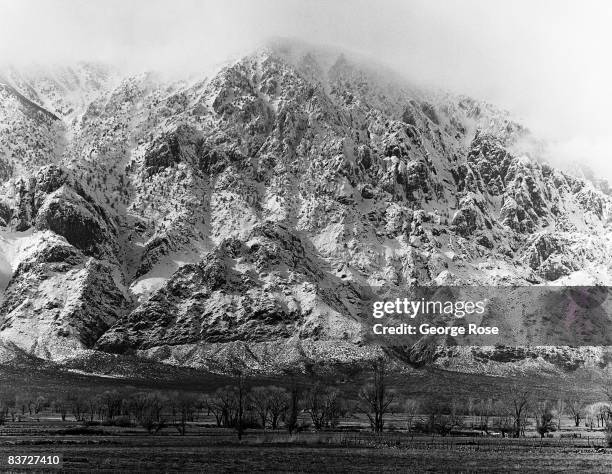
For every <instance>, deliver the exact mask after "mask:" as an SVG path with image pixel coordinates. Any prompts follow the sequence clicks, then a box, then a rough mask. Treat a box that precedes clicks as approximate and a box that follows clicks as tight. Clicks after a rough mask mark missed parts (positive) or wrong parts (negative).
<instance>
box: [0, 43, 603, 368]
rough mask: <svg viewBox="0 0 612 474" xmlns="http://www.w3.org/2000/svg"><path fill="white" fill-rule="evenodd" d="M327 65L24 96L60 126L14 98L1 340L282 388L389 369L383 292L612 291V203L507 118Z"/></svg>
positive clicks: (5, 138) (283, 62) (5, 146)
mask: <svg viewBox="0 0 612 474" xmlns="http://www.w3.org/2000/svg"><path fill="white" fill-rule="evenodd" d="M320 56H321V55H320V54H317V53H316V52H314V53H313V52H311V51H309V50H308V48H304V47H303V46H299V47H297V48H295V49H292V45H291V44H289V45H287V44H286V43H282V44H280V45H278V44H277V45H276V46H266V47H265V48H263V49H260V50H258V51H256V52H255V53H253V54H250V55H247V56H245V57H243V58H242V59H239V60H237V61H235V62H233V63H231V64H229V65H227V66H225V67H223V68H221V69H220V70H219V71H218V72H217V73H216V74H214V75H212V76H211V77H209V78H206V79H201V80H195V81H193V80H189V81H187V80H184V81H181V80H179V81H172V82H165V81H163V80H161V79H160V78H158V77H156V76H155V75H154V74H141V75H137V76H130V77H125V78H123V79H121V80H115V79H112V77H113V75H112V74H111V73H109V72H106V71H103V70H102V68H99V67H88V68H87V67H86V68H81V69H79V70H78V71H77V72H75V73H74V74H75V77H76V78H77V79H76V80H72V81H67V80H65V81H58V80H55V81H52V80H50V79H49V78H45V77H44V74H43V77H42V79H38V80H37V79H35V78H32V77H30V78H29V79H27V78H26V79H23V80H22V84H27V89H28V90H30V91H31V96H32V97H39V100H40V101H41V103H46V104H56V105H55V106H54V107H56V108H55V109H54V111H53V112H50V113H57V114H58V116H60V117H61V118H62V119H61V124H54V123H49V122H48V121H46V120H45V119H44V117H42V118H41V117H39V116H38V115H37V112H32V111H31V110H30V109H28V108H27V107H21V106H20V105H19V103H18V101H17V102H16V101H15V100H14V99H13V98H11V97H10V96H9V95H6V94H5V95H0V115H1V116H2V117H3V123H4V124H5V125H4V126H3V127H2V128H0V169H2V170H6V171H5V172H4V175H3V176H4V178H3V184H2V191H1V193H0V218H2V219H3V223H4V224H5V225H4V226H3V228H4V230H2V231H1V232H2V241H3V242H4V244H3V249H4V253H5V257H4V260H6V262H5V263H4V264H3V265H0V269H3V275H4V276H3V281H4V280H6V281H7V287H6V289H5V290H4V293H3V298H2V299H3V301H2V304H1V306H0V316H1V319H2V329H0V338H2V339H4V340H5V341H8V342H11V343H15V344H17V345H18V346H20V347H21V348H22V349H25V350H26V351H28V352H31V353H33V354H35V355H37V356H40V357H43V358H48V359H52V360H62V359H65V358H68V359H69V358H70V357H73V356H74V355H75V354H78V353H80V351H88V350H91V349H96V350H106V351H114V352H129V353H135V354H139V355H142V356H146V357H151V358H154V359H157V360H161V361H166V362H169V363H175V364H180V365H189V366H202V367H212V366H214V367H220V366H222V365H223V361H224V360H227V359H229V358H231V357H232V355H236V356H237V357H239V358H241V359H243V360H244V361H247V362H245V363H247V364H250V366H252V367H258V370H262V371H266V370H273V367H274V365H275V363H274V361H275V360H276V361H278V362H279V363H280V365H285V366H290V365H291V364H296V363H299V361H300V360H312V361H326V360H327V361H330V360H332V361H338V362H342V361H359V360H367V359H368V358H371V357H376V356H378V355H379V354H380V351H381V349H380V348H376V347H366V346H364V345H363V342H362V339H361V336H360V333H359V331H360V326H359V318H358V314H357V312H358V311H357V309H356V307H355V304H354V302H355V301H356V300H358V299H359V288H360V287H363V286H383V287H389V288H393V289H395V291H401V288H402V287H405V286H414V285H449V284H452V285H458V284H468V285H478V284H489V285H508V286H511V285H521V284H551V283H554V284H557V285H563V284H566V285H569V284H585V285H586V284H596V283H598V284H608V282H609V275H610V268H609V264H608V262H609V261H610V260H609V255H610V242H609V227H608V220H609V216H610V204H611V202H612V201H611V198H610V196H608V195H607V194H605V193H604V192H602V190H601V189H600V188H599V187H598V186H597V183H591V182H589V181H588V180H584V179H580V178H577V177H574V176H571V175H570V174H567V173H563V172H561V171H557V170H555V169H554V168H553V167H551V166H550V165H547V164H545V163H543V162H542V160H541V159H542V156H541V155H540V153H541V151H542V147H545V144H544V143H542V142H541V141H540V140H538V139H537V138H536V137H533V136H532V135H531V133H530V132H529V130H527V129H526V128H525V127H523V126H522V125H520V124H519V123H517V122H515V121H514V120H512V118H511V117H510V116H509V114H508V113H507V112H503V111H499V110H497V109H495V107H493V106H491V105H490V104H486V103H484V102H479V101H476V100H474V99H470V98H467V97H465V96H453V95H451V94H443V93H442V94H441V93H439V92H435V93H430V92H427V91H417V90H415V88H414V86H413V85H411V84H406V85H402V82H401V81H400V80H399V79H398V77H396V76H393V77H390V76H387V75H386V73H385V71H381V70H372V68H370V67H361V65H360V64H357V63H355V62H353V60H352V59H351V58H350V57H348V56H346V55H335V54H333V53H332V54H330V55H329V56H328V57H326V58H325V60H321V59H320ZM79 75H80V76H79ZM68 76H69V77H72V76H71V75H68ZM81 76H82V77H81ZM14 77H16V76H15V74H14ZM24 77H25V76H24ZM58 84H59V85H58ZM66 84H73V85H75V84H76V85H75V88H76V90H75V89H74V88H73V89H70V87H68V86H66ZM79 87H82V88H83V91H80V90H79ZM69 91H70V92H69ZM24 97H25V96H24ZM41 97H46V99H45V100H43V99H41ZM28 100H31V99H28ZM40 106H41V107H42V105H40ZM18 137H30V138H29V139H25V141H24V143H25V146H24V144H23V143H21V141H20V140H17V139H16V138H18ZM31 137H36V140H34V142H32V138H31ZM542 155H543V153H542ZM28 248H29V249H30V250H29V251H26V250H27V249H28ZM24 249H26V250H24ZM60 289H61V290H60ZM96 289H97V291H96ZM64 290H65V291H64ZM23 295H26V296H25V297H24V296H23ZM538 324H540V323H538ZM542 324H544V323H542ZM32 334H36V335H37V336H36V337H33V336H32ZM466 363H467V362H466Z"/></svg>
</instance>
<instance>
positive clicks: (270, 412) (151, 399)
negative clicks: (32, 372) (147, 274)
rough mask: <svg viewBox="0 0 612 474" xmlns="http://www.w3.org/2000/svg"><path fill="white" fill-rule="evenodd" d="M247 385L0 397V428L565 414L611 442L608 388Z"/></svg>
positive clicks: (525, 418)
mask: <svg viewBox="0 0 612 474" xmlns="http://www.w3.org/2000/svg"><path fill="white" fill-rule="evenodd" d="M247 381H248V379H247V377H246V376H245V375H244V374H243V373H240V372H236V373H235V374H234V383H233V384H229V385H226V386H224V387H220V388H218V389H216V390H215V391H214V392H211V393H205V394H198V393H194V392H162V391H132V392H126V391H119V390H106V391H103V392H100V393H89V394H84V393H73V394H70V395H68V396H58V397H46V396H43V395H38V396H31V395H28V394H25V393H12V392H3V393H1V394H0V425H2V424H4V423H6V422H7V421H9V420H10V421H13V422H14V421H19V420H21V419H23V418H24V417H26V416H29V417H30V418H32V417H34V418H36V417H39V416H40V414H41V412H43V411H45V410H47V411H52V412H54V413H56V414H57V415H59V417H60V418H61V419H62V420H66V419H67V417H68V416H71V417H73V418H74V420H76V421H79V422H83V423H89V424H94V423H100V424H111V425H118V426H133V425H139V426H141V427H143V428H144V429H145V430H146V431H147V432H148V433H151V434H154V433H157V432H159V431H160V430H162V429H163V428H166V427H173V428H174V429H176V431H177V432H178V433H179V434H180V435H185V434H186V432H187V431H188V427H189V424H190V423H193V422H195V421H197V420H198V419H200V418H201V416H203V415H204V414H206V415H207V416H209V417H212V418H213V420H214V422H215V424H216V426H217V427H220V428H230V429H233V430H235V432H236V434H237V436H238V438H239V439H240V438H242V436H243V434H244V433H245V431H246V430H248V429H251V428H258V429H262V428H263V429H271V430H278V429H285V430H287V431H288V432H289V433H294V432H296V431H300V430H303V429H314V430H316V431H320V430H330V429H335V428H337V427H338V425H339V423H340V421H341V420H343V419H348V418H351V417H355V416H356V415H362V417H363V418H365V419H366V420H367V421H368V422H369V426H370V429H371V430H372V431H373V432H376V433H381V432H383V431H384V430H385V429H388V428H389V427H387V422H388V420H389V419H390V418H391V415H398V414H401V415H402V417H401V418H402V419H404V420H406V421H405V426H403V428H405V429H406V430H407V431H409V432H413V433H417V432H420V433H433V434H438V435H441V436H446V435H449V434H452V433H453V431H455V432H457V431H459V432H461V430H464V431H465V430H468V429H469V430H477V431H480V432H482V433H485V434H493V433H498V434H499V435H501V436H502V437H520V436H524V435H525V431H526V429H527V428H528V427H529V428H531V427H533V429H534V430H535V431H536V432H537V433H539V434H540V436H542V437H544V436H545V435H547V434H548V433H551V432H553V431H556V430H557V429H559V428H560V426H561V418H562V416H563V415H566V416H568V417H569V418H570V419H571V420H572V421H573V423H574V424H575V426H576V427H578V426H580V424H581V423H583V424H584V425H585V426H587V427H589V428H595V425H597V427H604V428H605V429H606V432H607V433H610V435H609V437H610V440H611V441H612V425H611V423H610V422H611V420H612V408H611V407H612V389H610V390H605V389H604V390H603V392H602V394H603V395H604V400H605V401H603V402H600V403H595V404H590V405H588V404H586V403H585V402H584V401H583V400H582V399H580V398H577V397H574V398H566V399H558V400H541V399H537V398H536V397H535V396H534V395H533V393H532V391H531V390H529V389H519V388H518V387H514V388H513V389H511V390H509V391H507V392H506V394H505V395H503V396H500V397H497V398H480V399H479V398H468V399H467V400H461V399H450V400H448V399H442V398H440V397H428V398H427V399H425V400H420V399H415V398H405V397H401V396H400V394H399V393H398V392H397V391H396V390H393V389H391V388H390V387H389V382H388V367H387V363H386V362H385V361H384V360H378V361H375V362H373V363H372V364H371V367H370V381H369V382H367V383H365V384H364V385H362V386H361V387H359V388H357V389H355V390H354V393H352V394H346V393H344V392H342V391H341V390H340V389H339V388H338V387H337V386H334V385H333V384H329V383H324V382H323V381H322V380H316V379H315V380H313V381H312V383H310V384H308V385H306V384H304V383H303V380H302V381H301V380H300V378H299V377H297V376H296V377H293V376H289V377H288V378H287V379H286V380H285V384H284V386H279V385H267V386H248V385H247ZM394 428H397V427H396V426H394Z"/></svg>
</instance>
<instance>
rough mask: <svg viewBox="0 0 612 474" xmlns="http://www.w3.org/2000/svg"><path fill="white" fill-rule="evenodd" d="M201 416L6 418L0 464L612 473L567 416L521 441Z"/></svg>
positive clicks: (593, 436)
mask: <svg viewBox="0 0 612 474" xmlns="http://www.w3.org/2000/svg"><path fill="white" fill-rule="evenodd" d="M201 418H202V419H201V420H200V421H199V422H195V423H192V424H190V426H189V427H188V431H187V435H185V436H179V435H178V434H177V433H176V432H175V431H174V430H172V429H171V428H165V429H164V430H162V431H161V432H160V433H158V434H156V435H149V434H147V433H146V432H145V431H144V430H143V429H141V428H138V427H123V428H120V427H115V426H93V427H83V425H82V424H80V423H76V422H75V421H70V420H68V421H61V420H60V419H58V418H54V417H52V416H45V417H42V418H38V419H28V420H25V421H22V422H8V423H7V424H5V425H4V426H2V427H1V428H0V466H1V469H0V470H2V472H5V471H6V468H7V467H8V466H7V465H6V460H7V457H8V456H9V455H61V456H62V458H63V467H62V469H63V471H65V472H90V471H94V472H349V471H350V472H428V471H430V472H449V471H450V472H611V471H612V449H609V448H605V447H604V445H605V443H604V439H603V434H602V432H601V431H600V430H587V429H586V428H585V427H580V428H578V429H576V428H573V427H572V425H571V421H570V420H569V419H565V420H564V421H563V424H562V426H563V429H562V431H561V432H558V433H555V434H554V437H553V438H545V439H540V438H539V437H536V436H535V433H533V432H528V433H527V437H525V438H519V439H507V438H505V439H501V438H493V437H465V436H462V437H453V436H446V437H440V436H425V435H417V434H410V433H407V432H397V431H395V432H387V433H383V434H382V435H375V434H373V433H370V432H368V431H365V430H357V429H356V428H357V427H358V426H360V425H361V426H362V427H363V422H364V421H365V420H352V422H351V423H343V424H341V426H340V427H339V429H338V430H336V431H329V432H328V431H325V432H300V433H297V434H294V435H289V434H288V433H286V432H283V431H274V432H272V431H263V430H250V431H247V433H246V435H245V436H244V437H243V439H242V440H241V441H238V439H237V437H236V434H235V433H234V432H233V431H232V430H229V429H221V428H214V427H212V426H211V424H210V423H209V422H210V421H212V420H210V419H207V418H206V416H202V417H201ZM389 421H390V424H393V423H395V424H396V425H401V424H402V422H401V419H400V418H397V417H394V418H392V419H391V420H389ZM349 427H350V428H351V429H350V430H349V429H348V428H349ZM75 429H78V430H80V432H81V434H79V435H75V434H72V433H73V432H74V430H75ZM562 434H563V435H564V436H563V437H562V436H561V435H562ZM569 435H572V436H576V437H567V436H569ZM29 470H31V469H29ZM56 471H57V470H56Z"/></svg>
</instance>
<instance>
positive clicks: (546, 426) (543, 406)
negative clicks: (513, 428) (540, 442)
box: [535, 401, 557, 438]
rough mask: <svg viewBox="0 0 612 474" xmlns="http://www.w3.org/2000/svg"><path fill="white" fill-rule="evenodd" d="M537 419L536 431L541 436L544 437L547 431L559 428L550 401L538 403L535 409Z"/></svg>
mask: <svg viewBox="0 0 612 474" xmlns="http://www.w3.org/2000/svg"><path fill="white" fill-rule="evenodd" d="M535 419H536V431H537V432H538V434H539V435H540V437H541V438H544V436H545V435H546V434H547V433H550V432H552V431H555V430H556V429H557V426H556V425H555V419H554V415H553V412H552V411H551V409H550V408H549V406H548V402H546V401H543V402H540V403H538V405H537V407H536V411H535Z"/></svg>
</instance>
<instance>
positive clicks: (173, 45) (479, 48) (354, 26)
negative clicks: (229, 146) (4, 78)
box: [0, 0, 612, 178]
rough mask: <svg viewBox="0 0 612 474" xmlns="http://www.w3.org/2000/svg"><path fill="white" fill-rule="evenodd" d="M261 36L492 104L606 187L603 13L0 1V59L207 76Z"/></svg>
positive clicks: (511, 4)
mask: <svg viewBox="0 0 612 474" xmlns="http://www.w3.org/2000/svg"><path fill="white" fill-rule="evenodd" d="M269 36H295V37H299V38H302V39H304V40H307V41H311V42H315V43H330V44H333V45H337V46H340V47H343V48H347V49H352V50H355V51H357V52H360V53H363V54H365V55H369V56H373V57H374V58H376V59H377V60H379V61H381V62H384V63H388V64H389V65H391V66H392V67H394V68H395V69H397V70H398V71H400V72H404V73H406V74H407V75H409V76H412V77H415V78H417V79H420V80H425V81H431V82H433V83H436V84H437V85H440V86H443V87H447V88H450V89H451V90H454V91H457V92H464V93H467V94H470V95H473V96H475V97H477V98H482V99H485V100H488V101H490V102H493V103H496V104H499V105H501V106H503V107H505V108H507V109H509V110H510V111H511V112H513V113H514V114H516V115H517V116H518V117H520V118H522V119H523V121H524V122H525V123H526V124H527V125H528V126H529V127H530V128H532V129H533V130H534V131H536V132H537V133H538V134H540V135H542V136H543V137H545V138H548V139H550V140H554V141H555V143H556V145H555V147H554V150H555V153H556V154H557V155H558V156H559V157H564V158H573V159H577V160H582V161H584V162H587V163H590V164H591V165H592V166H593V167H594V168H595V169H596V170H598V171H600V172H601V173H602V174H604V175H606V176H607V177H608V178H612V118H611V117H610V110H612V92H611V91H610V85H611V84H612V60H611V54H610V49H612V1H608V0H572V1H569V0H512V1H509V0H444V1H441V0H438V1H436V0H404V1H395V0H388V1H385V0H371V1H360V0H326V1H324V0H310V1H309V0H301V1H294V0H244V1H240V0H216V1H203V0H200V1H191V0H165V1H161V0H132V1H129V0H110V1H109V0H98V1H94V0H81V1H78V0H38V1H32V0H0V60H1V59H9V60H12V61H20V62H29V61H37V62H45V61H61V60H72V59H77V58H79V59H101V60H107V61H114V62H117V63H119V64H120V65H123V66H128V67H131V68H134V69H141V68H160V69H164V68H166V69H169V70H182V69H184V68H190V69H206V67H208V66H210V65H211V64H214V63H218V62H221V61H223V60H224V59H226V58H227V57H228V55H235V54H237V53H238V52H240V51H245V50H247V49H248V48H249V47H250V46H252V45H254V44H257V43H260V42H261V41H263V40H264V39H265V38H266V37H269Z"/></svg>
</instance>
